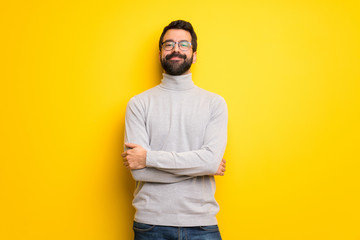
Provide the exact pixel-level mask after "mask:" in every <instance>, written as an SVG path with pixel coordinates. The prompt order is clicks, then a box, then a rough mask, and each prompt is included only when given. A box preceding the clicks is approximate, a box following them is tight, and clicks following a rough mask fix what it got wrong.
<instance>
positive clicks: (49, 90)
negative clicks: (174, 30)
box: [0, 0, 360, 240]
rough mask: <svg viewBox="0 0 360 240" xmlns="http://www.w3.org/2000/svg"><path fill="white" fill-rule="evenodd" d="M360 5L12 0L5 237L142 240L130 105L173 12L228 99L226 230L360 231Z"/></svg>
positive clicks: (157, 74) (4, 118) (4, 121)
mask: <svg viewBox="0 0 360 240" xmlns="http://www.w3.org/2000/svg"><path fill="white" fill-rule="evenodd" d="M359 15H360V5H359V1H330V0H329V1H275V0H271V1H258V0H256V1H251V0H248V1H235V0H221V1H159V0H153V1H107V0H103V1H69V0H68V1H40V0H37V1H3V3H1V5H0V22H1V39H0V42H1V45H0V48H1V52H0V55H1V67H0V68H1V69H0V70H1V71H0V79H1V88H0V102H1V118H0V121H1V122H0V131H1V151H0V159H1V163H0V164H1V165H0V184H1V185H0V187H1V188H0V194H1V196H0V218H1V223H0V239H4V240H15V239H16V240H18V239H19V240H25V239H26V240H31V239H36V240H49V239H51V240H57V239H61V240H63V239H66V240H72V239H74V240H82V239H84V240H95V239H96V240H115V239H131V238H132V236H133V233H132V229H131V227H132V226H131V224H132V217H133V214H134V210H133V208H132V207H131V200H132V191H133V189H134V182H133V180H132V179H131V176H130V174H129V173H128V171H126V169H124V168H123V166H122V164H121V163H122V160H121V158H120V154H121V152H122V145H123V131H124V126H123V125H124V114H125V106H126V103H127V101H128V100H129V99H130V97H131V96H133V95H135V94H138V93H140V92H142V91H144V90H146V89H148V88H150V87H153V86H155V85H156V84H158V82H159V80H160V78H161V67H160V64H159V61H158V45H157V44H158V39H159V36H160V34H161V32H162V29H163V27H164V26H165V25H167V24H168V23H169V22H170V21H172V20H176V19H185V20H188V21H190V22H191V23H192V24H193V25H194V27H195V30H196V32H197V34H198V45H199V47H198V62H197V63H196V64H195V65H194V66H193V68H192V72H193V79H194V81H195V83H196V84H197V85H198V86H200V87H202V88H204V89H207V90H209V91H213V92H216V93H218V94H220V95H222V96H223V97H224V98H225V99H226V101H227V103H228V108H229V139H228V147H227V150H226V153H225V158H226V159H227V172H226V175H225V176H224V177H217V193H216V198H217V200H218V202H219V204H220V206H221V210H220V212H219V214H218V220H219V226H220V229H221V231H222V235H223V239H226V240H229V239H235V240H237V239H244V240H305V239H306V240H308V239H314V240H318V239H324V240H325V239H326V240H327V239H331V240H332V239H334V240H355V239H357V240H359V239H360V207H359V203H360V196H359V189H360V177H359V175H360V174H359V170H360V167H359V165H360V164H359V160H360V153H359V148H360V147H359V145H360V137H359V136H360V128H359V122H360V119H359V116H360V113H359V111H360V110H359V109H360V97H359V92H360V91H359V90H360V86H359V85H360V84H359V80H360V67H359V66H360V47H359V42H360V16H359Z"/></svg>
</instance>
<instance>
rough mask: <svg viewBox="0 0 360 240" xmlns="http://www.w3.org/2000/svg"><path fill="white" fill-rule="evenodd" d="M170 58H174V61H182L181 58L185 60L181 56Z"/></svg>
mask: <svg viewBox="0 0 360 240" xmlns="http://www.w3.org/2000/svg"><path fill="white" fill-rule="evenodd" d="M169 60H172V61H180V60H183V58H180V57H172V58H170V59H169Z"/></svg>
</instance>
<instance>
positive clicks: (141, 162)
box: [121, 143, 146, 170]
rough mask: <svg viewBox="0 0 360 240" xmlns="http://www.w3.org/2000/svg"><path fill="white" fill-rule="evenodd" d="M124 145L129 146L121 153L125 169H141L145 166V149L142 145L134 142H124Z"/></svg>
mask: <svg viewBox="0 0 360 240" xmlns="http://www.w3.org/2000/svg"><path fill="white" fill-rule="evenodd" d="M125 146H126V147H128V148H131V149H129V150H127V151H125V152H123V153H122V154H121V156H122V157H123V161H124V166H125V167H126V168H127V169H131V170H133V169H141V168H145V167H146V150H145V148H143V147H142V146H140V145H138V144H134V143H125Z"/></svg>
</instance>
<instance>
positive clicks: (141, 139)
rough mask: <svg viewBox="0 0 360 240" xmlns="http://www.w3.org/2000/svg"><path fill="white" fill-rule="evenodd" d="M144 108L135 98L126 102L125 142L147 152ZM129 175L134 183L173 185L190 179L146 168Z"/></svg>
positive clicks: (148, 147)
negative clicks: (139, 146) (138, 146)
mask: <svg viewBox="0 0 360 240" xmlns="http://www.w3.org/2000/svg"><path fill="white" fill-rule="evenodd" d="M144 107H145V106H143V105H141V102H140V101H138V100H137V99H136V97H133V98H132V99H130V101H129V102H128V105H127V107H126V115H125V142H126V143H135V144H139V145H141V146H142V147H144V148H145V149H146V150H147V151H148V152H149V151H150V150H151V149H150V145H149V137H148V134H147V132H146V128H145V112H144V110H145V109H144ZM131 173H132V176H133V178H134V179H135V180H136V181H143V182H157V183H174V182H179V181H183V180H186V179H189V178H191V177H190V176H180V175H178V174H177V175H175V174H173V173H169V172H165V171H162V170H160V169H156V168H148V167H147V168H143V169H137V170H131Z"/></svg>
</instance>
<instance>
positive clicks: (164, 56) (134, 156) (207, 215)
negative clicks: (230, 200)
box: [122, 20, 228, 240]
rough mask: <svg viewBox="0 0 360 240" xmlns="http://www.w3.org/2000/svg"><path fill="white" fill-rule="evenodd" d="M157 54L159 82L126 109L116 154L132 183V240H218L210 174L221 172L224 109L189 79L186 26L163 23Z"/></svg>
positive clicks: (192, 50) (193, 39)
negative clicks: (120, 151)
mask: <svg viewBox="0 0 360 240" xmlns="http://www.w3.org/2000/svg"><path fill="white" fill-rule="evenodd" d="M159 50H160V53H159V57H160V62H161V65H162V67H163V69H164V71H165V72H164V73H163V78H162V80H161V83H160V84H159V85H157V86H155V87H153V88H151V89H149V90H147V91H145V92H143V93H141V94H138V95H136V96H134V97H133V98H131V99H130V101H129V103H128V105H127V108H126V117H125V152H124V153H123V154H122V157H123V163H124V166H125V167H127V168H128V169H129V170H130V171H131V173H132V176H133V178H134V180H135V181H136V189H135V192H134V200H133V206H134V207H135V209H136V213H135V218H134V223H133V230H134V236H135V238H134V239H135V240H141V239H146V240H152V239H156V240H163V239H179V240H180V239H188V240H191V239H192V240H219V239H221V235H220V231H219V228H218V223H217V219H216V214H217V213H218V211H219V205H218V203H217V202H216V200H215V197H214V194H215V178H214V176H216V175H219V176H223V175H224V172H225V160H224V159H223V155H224V152H225V147H226V142H227V119H228V114H227V106H226V103H225V100H224V99H223V98H222V97H221V96H219V95H217V94H215V93H211V92H208V91H206V90H203V89H201V88H199V87H197V86H196V85H195V84H194V82H193V80H192V74H191V72H190V68H191V65H192V64H193V63H195V62H196V57H197V51H196V50H197V36H196V34H195V31H194V29H193V27H192V25H191V24H190V23H189V22H186V21H183V20H178V21H173V22H171V23H170V24H169V25H168V26H166V27H165V28H164V30H163V32H162V34H161V37H160V41H159Z"/></svg>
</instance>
